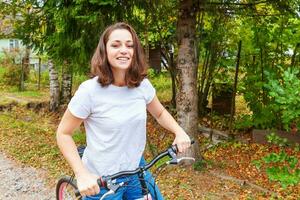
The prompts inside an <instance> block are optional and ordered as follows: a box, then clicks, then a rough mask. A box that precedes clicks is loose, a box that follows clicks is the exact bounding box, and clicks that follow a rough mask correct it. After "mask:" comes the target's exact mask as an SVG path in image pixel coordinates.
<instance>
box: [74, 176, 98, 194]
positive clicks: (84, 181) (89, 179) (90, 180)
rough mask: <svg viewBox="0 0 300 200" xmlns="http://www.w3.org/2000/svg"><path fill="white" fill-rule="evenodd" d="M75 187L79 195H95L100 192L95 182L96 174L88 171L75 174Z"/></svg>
mask: <svg viewBox="0 0 300 200" xmlns="http://www.w3.org/2000/svg"><path fill="white" fill-rule="evenodd" d="M75 176H76V180H77V187H78V190H79V192H80V194H81V196H91V195H96V194H98V193H99V192H100V188H99V186H98V183H97V179H98V178H99V177H98V176H96V175H94V174H91V173H90V172H87V171H85V172H81V173H77V174H76V175H75Z"/></svg>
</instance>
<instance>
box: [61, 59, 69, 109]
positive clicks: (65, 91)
mask: <svg viewBox="0 0 300 200" xmlns="http://www.w3.org/2000/svg"><path fill="white" fill-rule="evenodd" d="M71 97H72V69H71V66H70V65H69V64H68V63H67V62H65V65H64V67H63V73H62V86H61V101H60V102H61V103H62V104H66V103H69V101H70V100H71Z"/></svg>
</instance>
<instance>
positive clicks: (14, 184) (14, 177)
mask: <svg viewBox="0 0 300 200" xmlns="http://www.w3.org/2000/svg"><path fill="white" fill-rule="evenodd" d="M42 177H43V176H42V173H41V172H39V171H37V170H36V169H34V168H30V167H21V166H18V165H17V164H16V163H14V162H13V161H11V160H10V159H9V158H7V157H6V156H5V154H4V153H2V152H0V199H3V200H4V199H5V200H15V199H22V200H50V199H51V200H52V199H55V190H54V188H53V189H51V188H46V187H45V185H46V184H45V181H44V180H43V178H42Z"/></svg>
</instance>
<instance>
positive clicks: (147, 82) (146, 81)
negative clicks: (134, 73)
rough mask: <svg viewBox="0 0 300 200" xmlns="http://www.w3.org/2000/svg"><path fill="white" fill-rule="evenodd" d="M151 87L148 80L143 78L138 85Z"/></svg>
mask: <svg viewBox="0 0 300 200" xmlns="http://www.w3.org/2000/svg"><path fill="white" fill-rule="evenodd" d="M147 85H152V84H151V82H150V81H149V79H148V78H144V79H143V80H142V82H141V84H140V86H147Z"/></svg>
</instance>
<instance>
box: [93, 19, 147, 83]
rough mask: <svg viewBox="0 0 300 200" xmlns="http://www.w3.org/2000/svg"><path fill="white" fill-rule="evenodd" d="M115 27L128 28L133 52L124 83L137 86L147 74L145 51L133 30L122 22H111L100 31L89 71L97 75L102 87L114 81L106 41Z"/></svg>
mask: <svg viewBox="0 0 300 200" xmlns="http://www.w3.org/2000/svg"><path fill="white" fill-rule="evenodd" d="M116 29H125V30H128V31H129V32H130V33H131V35H132V40H133V45H134V53H133V58H132V62H131V65H130V67H129V68H128V69H127V71H126V75H125V83H126V85H127V87H129V88H133V87H138V86H139V85H140V83H141V81H142V80H143V79H144V78H145V76H146V75H147V64H146V61H145V53H144V49H143V47H142V45H141V42H140V40H139V38H138V36H137V34H136V32H135V30H134V29H133V28H132V27H131V26H130V25H128V24H126V23H124V22H119V23H116V24H113V25H111V26H109V27H107V28H106V29H105V30H104V32H103V33H102V35H101V37H100V40H99V43H98V46H97V49H96V50H95V53H94V55H93V57H92V60H91V73H92V75H93V76H98V82H99V83H100V84H101V85H102V86H103V87H104V86H108V85H109V84H112V83H113V82H114V76H113V73H112V70H111V66H110V64H109V62H108V58H107V53H106V43H107V41H108V39H109V36H110V34H111V33H112V32H113V31H114V30H116Z"/></svg>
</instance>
